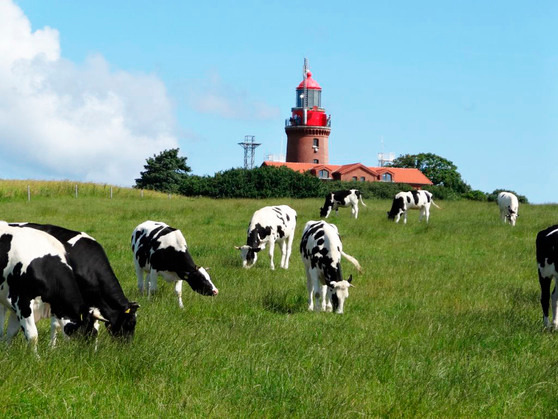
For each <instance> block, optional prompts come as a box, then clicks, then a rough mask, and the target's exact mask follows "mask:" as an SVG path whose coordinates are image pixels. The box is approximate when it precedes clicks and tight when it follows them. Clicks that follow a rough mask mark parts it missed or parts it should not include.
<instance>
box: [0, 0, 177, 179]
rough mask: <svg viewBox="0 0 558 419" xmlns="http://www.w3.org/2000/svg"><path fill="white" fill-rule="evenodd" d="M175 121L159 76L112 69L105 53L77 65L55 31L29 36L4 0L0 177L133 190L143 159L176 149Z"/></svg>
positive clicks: (0, 18)
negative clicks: (14, 171) (91, 183)
mask: <svg viewBox="0 0 558 419" xmlns="http://www.w3.org/2000/svg"><path fill="white" fill-rule="evenodd" d="M176 130H177V127H176V121H175V118H174V113H173V107H172V104H171V101H170V99H169V98H168V95H167V91H166V88H165V86H164V84H163V83H162V82H161V81H160V80H159V79H158V78H157V77H155V76H152V75H142V74H130V73H127V72H124V71H112V70H111V69H110V66H109V64H108V63H107V62H106V60H105V59H104V58H103V57H102V56H100V55H92V56H90V57H89V58H88V59H87V60H86V62H85V63H83V64H76V63H72V62H70V61H68V60H66V59H64V58H63V57H61V53H60V42H59V39H58V31H57V30H55V29H52V28H49V27H45V28H43V29H40V30H36V31H34V32H33V31H32V30H31V25H30V22H29V20H28V19H27V17H26V16H25V15H24V13H23V12H22V11H21V9H20V8H19V7H18V6H16V5H15V4H14V3H13V2H12V1H11V0H0V163H1V162H2V160H4V161H5V164H0V177H3V178H10V177H13V176H11V174H10V173H7V172H4V170H5V169H1V167H2V166H3V167H10V166H12V167H13V166H16V167H18V168H19V170H18V171H19V174H18V176H20V177H21V176H27V177H35V176H42V177H47V178H61V179H62V178H64V179H72V180H84V181H95V182H106V183H113V184H118V185H132V184H133V183H134V179H135V178H136V177H138V176H139V172H140V171H141V170H142V168H143V164H144V163H145V159H146V158H147V157H150V156H152V155H153V154H156V153H158V152H160V151H162V150H164V149H168V148H174V147H177V144H178V140H177V138H176Z"/></svg>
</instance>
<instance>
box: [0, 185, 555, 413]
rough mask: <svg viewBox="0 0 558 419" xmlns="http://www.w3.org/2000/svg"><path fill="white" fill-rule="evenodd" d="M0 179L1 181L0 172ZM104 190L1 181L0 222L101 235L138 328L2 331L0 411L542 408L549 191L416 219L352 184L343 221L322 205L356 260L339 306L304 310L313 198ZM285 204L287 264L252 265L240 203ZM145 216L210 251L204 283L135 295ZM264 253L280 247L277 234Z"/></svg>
mask: <svg viewBox="0 0 558 419" xmlns="http://www.w3.org/2000/svg"><path fill="white" fill-rule="evenodd" d="M0 188H2V185H1V184H0ZM137 192H138V191H133V193H119V194H117V195H115V197H114V198H113V199H107V198H106V197H103V196H99V195H98V194H89V195H88V194H84V196H83V197H81V195H80V198H78V199H76V198H75V197H73V196H72V194H71V192H70V193H68V194H61V195H58V196H57V195H56V194H51V196H48V197H41V198H36V199H35V198H34V199H32V200H31V201H30V202H27V200H26V196H25V195H24V196H19V195H12V196H11V197H10V196H9V194H6V193H5V194H3V195H2V196H4V198H3V199H2V202H1V206H2V216H1V217H0V218H1V219H4V220H6V221H34V222H40V223H52V224H58V225H62V226H65V227H67V228H71V229H75V230H82V231H86V232H87V233H89V234H90V235H92V236H93V237H95V238H96V239H97V240H98V241H99V242H100V243H101V244H102V245H103V246H104V247H105V250H106V251H107V254H108V256H109V259H110V261H111V264H112V266H113V268H114V270H115V272H116V274H117V276H118V278H119V279H120V282H121V284H122V287H123V288H124V291H125V293H126V295H127V296H128V297H129V298H130V299H133V300H137V301H138V302H139V303H140V304H141V308H140V309H139V311H138V325H137V329H136V336H135V339H134V341H133V342H132V343H131V344H128V345H125V344H120V343H118V342H115V341H114V340H112V339H111V338H110V337H109V336H108V335H107V333H106V331H105V330H102V333H101V334H100V338H99V349H98V351H97V352H94V351H93V348H92V346H91V345H88V344H87V343H85V342H82V341H79V340H71V341H66V340H61V341H60V342H59V345H58V347H57V348H56V349H55V350H50V349H49V348H48V327H49V324H48V321H43V322H42V323H40V324H39V333H40V337H39V353H40V355H41V358H40V359H36V358H35V357H34V355H33V354H32V352H31V351H30V350H28V349H27V345H26V342H25V341H24V339H23V336H22V335H21V334H20V335H19V336H18V337H17V338H16V339H15V340H14V342H13V343H12V345H11V346H6V345H0V368H1V371H2V372H3V374H2V381H1V384H0V414H1V416H2V417H29V416H50V417H53V416H56V417H108V416H114V417H171V416H182V417H305V418H314V417H315V418H323V417H375V416H394V417H399V416H421V417H424V416H427V417H456V416H459V417H470V416H506V417H518V416H519V417H554V416H557V415H558V403H557V399H556V395H555V392H556V387H557V384H558V367H557V364H558V361H557V360H556V356H555V352H554V351H555V347H556V346H557V345H556V343H557V340H558V335H556V334H553V333H548V332H543V330H542V318H541V309H540V303H539V285H538V280H537V274H536V261H535V246H534V243H535V236H536V233H537V232H538V231H539V230H541V229H543V228H545V227H547V226H549V225H552V224H555V223H558V206H554V205H544V206H535V205H523V206H521V207H520V210H519V213H520V217H519V219H518V222H517V226H516V227H515V228H512V227H510V226H506V225H503V224H501V223H500V221H499V217H498V209H497V207H496V205H495V204H493V203H491V204H489V203H479V202H444V201H440V202H438V204H439V205H440V206H441V207H442V209H441V210H438V209H436V208H433V209H432V215H431V222H430V225H428V226H427V225H425V224H424V223H422V224H419V223H418V213H417V212H411V213H410V215H409V220H408V224H407V225H406V226H405V225H402V224H399V225H396V224H394V223H393V222H388V220H387V219H386V211H387V210H388V209H389V206H390V202H388V201H374V200H365V202H366V204H367V205H368V207H367V208H361V211H360V216H359V219H358V220H353V219H351V218H350V211H349V210H348V209H341V210H340V215H339V216H338V217H335V215H332V216H330V218H329V220H330V221H331V222H333V223H335V224H336V225H337V226H338V228H339V231H340V233H341V236H342V239H343V244H344V250H345V251H346V252H347V253H349V254H351V255H353V256H355V257H356V258H357V259H358V260H359V261H360V263H361V265H362V266H363V269H364V270H363V273H362V274H357V273H356V272H354V269H353V267H352V266H351V265H350V264H349V263H344V271H345V275H346V276H348V274H349V273H353V274H354V275H353V277H354V281H353V284H354V285H355V287H354V288H352V289H351V295H350V297H349V299H348V300H347V302H346V305H345V314H344V315H336V314H331V313H310V312H308V311H307V302H306V285H305V281H306V280H305V274H304V270H303V265H302V262H301V260H300V255H299V253H298V243H299V240H300V236H301V231H302V228H303V227H304V224H305V222H306V221H308V220H310V219H318V215H319V207H320V206H321V204H322V202H321V200H317V199H316V200H314V199H308V200H288V199H282V200H219V201H217V200H210V199H205V198H197V199H193V198H182V197H171V198H170V199H169V198H168V197H167V196H165V195H157V194H153V195H149V196H144V197H143V198H140V197H139V196H138V193H137ZM280 203H284V204H289V205H290V206H292V207H293V208H294V209H295V210H297V212H298V225H297V235H296V237H295V245H294V251H293V254H292V256H291V266H290V269H289V270H288V271H285V270H282V269H277V270H276V271H270V269H269V257H268V255H267V251H266V252H262V253H261V254H260V257H259V260H258V262H257V264H256V266H255V267H254V268H252V269H251V270H244V269H242V268H241V261H240V257H239V255H238V254H237V253H238V252H237V251H236V250H235V249H234V246H235V245H241V244H243V243H244V241H245V234H246V227H247V225H248V221H249V219H250V217H251V214H252V213H253V212H254V211H255V210H256V209H258V208H260V207H262V206H265V205H271V204H280ZM147 219H152V220H159V221H164V222H166V223H168V224H170V225H172V226H174V227H177V228H180V229H181V230H182V231H183V233H184V235H185V237H186V240H187V241H188V244H189V246H190V252H191V253H192V255H193V257H194V260H195V261H196V262H197V263H198V264H201V265H203V266H209V267H210V268H211V275H212V278H213V280H214V282H215V284H216V286H217V287H218V288H219V291H220V293H219V295H218V296H217V297H215V298H210V297H203V296H200V295H198V294H195V293H193V292H192V291H191V290H190V289H189V287H187V285H186V286H185V290H184V291H185V292H184V297H185V298H184V303H185V308H184V309H183V310H180V309H179V308H178V303H177V300H176V297H175V296H174V292H173V287H172V286H171V285H170V284H165V283H164V281H162V280H160V284H161V288H160V290H159V292H158V294H157V295H155V297H153V298H152V299H151V300H149V301H148V300H147V298H146V297H144V296H141V295H138V292H137V290H136V279H135V274H134V269H133V263H132V254H131V250H130V246H129V241H130V235H131V232H132V230H133V229H134V227H135V226H136V225H137V224H139V223H140V222H142V221H145V220H147ZM275 257H276V266H278V265H279V251H278V249H277V250H276V255H275Z"/></svg>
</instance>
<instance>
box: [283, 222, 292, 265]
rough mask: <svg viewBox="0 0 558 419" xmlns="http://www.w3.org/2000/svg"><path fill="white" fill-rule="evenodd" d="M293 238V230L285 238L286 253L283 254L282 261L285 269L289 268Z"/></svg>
mask: <svg viewBox="0 0 558 419" xmlns="http://www.w3.org/2000/svg"><path fill="white" fill-rule="evenodd" d="M293 240H294V231H293V233H292V234H291V235H290V236H289V238H288V239H287V240H286V242H287V254H286V256H285V263H284V268H285V269H289V259H290V258H291V253H292V251H293Z"/></svg>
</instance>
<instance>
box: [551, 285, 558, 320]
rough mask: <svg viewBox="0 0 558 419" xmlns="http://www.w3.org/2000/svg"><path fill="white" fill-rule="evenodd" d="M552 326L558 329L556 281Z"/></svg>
mask: <svg viewBox="0 0 558 419" xmlns="http://www.w3.org/2000/svg"><path fill="white" fill-rule="evenodd" d="M551 297H552V327H553V328H554V329H558V313H557V312H556V311H557V310H556V308H557V306H558V286H557V285H556V281H555V282H554V290H553V291H552V296H551Z"/></svg>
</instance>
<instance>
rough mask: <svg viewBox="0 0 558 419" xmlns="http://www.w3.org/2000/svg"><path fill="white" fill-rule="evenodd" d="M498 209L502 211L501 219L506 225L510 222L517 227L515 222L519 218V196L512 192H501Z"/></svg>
mask: <svg viewBox="0 0 558 419" xmlns="http://www.w3.org/2000/svg"><path fill="white" fill-rule="evenodd" d="M498 207H499V209H500V218H501V220H502V222H503V223H504V224H507V223H508V222H509V223H510V224H511V225H512V226H515V221H516V220H517V217H518V216H519V201H518V200H517V196H515V195H514V194H513V193H511V192H500V193H499V194H498Z"/></svg>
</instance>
